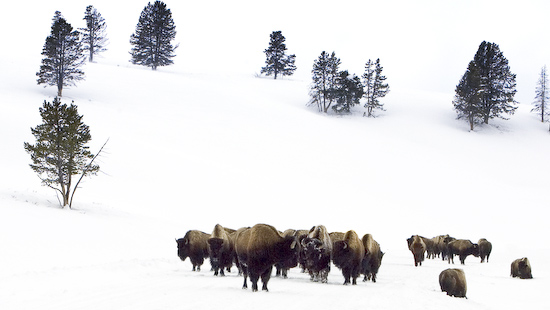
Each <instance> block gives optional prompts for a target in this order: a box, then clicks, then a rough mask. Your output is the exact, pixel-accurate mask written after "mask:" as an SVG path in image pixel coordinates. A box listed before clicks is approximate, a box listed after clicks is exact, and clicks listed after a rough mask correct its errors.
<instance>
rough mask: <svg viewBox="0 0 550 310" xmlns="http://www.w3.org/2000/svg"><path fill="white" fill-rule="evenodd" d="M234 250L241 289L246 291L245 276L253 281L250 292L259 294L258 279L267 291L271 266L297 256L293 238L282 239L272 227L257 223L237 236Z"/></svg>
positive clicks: (239, 232)
mask: <svg viewBox="0 0 550 310" xmlns="http://www.w3.org/2000/svg"><path fill="white" fill-rule="evenodd" d="M236 234H237V235H236V240H235V250H236V253H237V256H238V258H239V263H240V265H241V269H242V272H243V276H244V284H243V288H247V287H248V286H247V277H250V281H251V282H252V291H253V292H256V291H258V280H259V279H260V277H261V279H262V283H263V286H262V290H264V291H268V289H267V283H268V282H269V279H270V277H271V271H272V270H273V265H274V264H276V263H278V262H282V261H286V260H288V259H290V258H291V257H294V256H296V255H297V247H296V243H297V242H296V238H295V237H294V236H288V237H282V236H281V235H280V234H279V232H278V231H277V230H276V229H275V227H273V226H270V225H267V224H256V225H254V226H253V227H252V228H246V229H243V230H240V231H238V232H237V233H236Z"/></svg>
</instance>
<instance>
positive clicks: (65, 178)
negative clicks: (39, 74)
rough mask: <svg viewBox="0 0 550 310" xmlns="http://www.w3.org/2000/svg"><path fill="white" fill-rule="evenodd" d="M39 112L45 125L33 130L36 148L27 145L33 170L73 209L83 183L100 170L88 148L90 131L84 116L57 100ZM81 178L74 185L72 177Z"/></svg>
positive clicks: (74, 108)
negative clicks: (73, 202)
mask: <svg viewBox="0 0 550 310" xmlns="http://www.w3.org/2000/svg"><path fill="white" fill-rule="evenodd" d="M39 111H40V116H42V124H41V125H38V126H36V127H35V128H31V131H32V134H33V135H34V137H35V138H36V144H34V145H33V144H30V143H28V142H25V144H24V146H25V150H26V151H27V153H29V154H30V155H31V159H32V164H31V165H30V166H31V168H32V170H34V171H35V172H36V173H37V174H38V176H39V178H40V179H41V180H42V184H43V185H45V186H48V187H50V188H53V189H54V190H56V191H58V192H59V193H60V194H61V196H62V197H63V204H62V205H63V207H65V206H69V208H71V206H72V201H73V197H74V193H75V191H76V189H77V188H78V185H79V183H80V180H82V178H83V177H84V176H86V175H93V174H96V172H97V171H98V170H99V166H98V165H94V164H93V161H94V159H95V158H96V157H97V155H96V156H94V155H93V154H92V153H90V151H89V150H88V147H87V146H86V144H87V143H88V141H90V140H91V139H92V136H91V134H90V129H89V127H88V126H87V125H86V124H84V123H83V122H82V118H83V116H81V115H79V114H78V110H77V107H76V106H75V105H74V104H71V105H70V106H67V105H66V104H61V101H60V100H59V98H58V97H56V98H55V99H54V101H53V102H52V103H49V102H46V101H44V104H43V106H42V107H41V108H40V109H39ZM102 149H103V148H102ZM100 152H101V150H100ZM98 155H99V153H98ZM88 161H89V162H88ZM78 174H81V177H80V179H79V180H78V181H77V182H76V184H75V183H73V176H74V175H78Z"/></svg>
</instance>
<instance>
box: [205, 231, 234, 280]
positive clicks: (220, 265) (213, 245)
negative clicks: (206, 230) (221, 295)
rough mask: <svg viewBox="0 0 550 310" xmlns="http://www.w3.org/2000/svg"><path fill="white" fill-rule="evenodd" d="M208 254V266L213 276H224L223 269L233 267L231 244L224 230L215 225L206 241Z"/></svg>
mask: <svg viewBox="0 0 550 310" xmlns="http://www.w3.org/2000/svg"><path fill="white" fill-rule="evenodd" d="M208 253H209V255H210V264H211V265H212V269H214V275H215V276H217V275H218V273H219V275H220V276H225V273H224V271H223V270H224V268H228V269H229V268H231V266H233V257H234V255H235V254H234V250H233V244H232V242H231V240H230V239H229V234H228V232H227V231H226V229H225V228H224V227H223V226H221V225H220V224H216V226H215V227H214V230H213V231H212V234H211V235H210V238H209V239H208Z"/></svg>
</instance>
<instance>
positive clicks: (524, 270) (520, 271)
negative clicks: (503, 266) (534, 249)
mask: <svg viewBox="0 0 550 310" xmlns="http://www.w3.org/2000/svg"><path fill="white" fill-rule="evenodd" d="M510 275H511V276H512V277H514V278H516V277H519V278H520V279H532V278H533V275H532V274H531V264H530V263H529V260H528V259H527V257H524V258H518V259H516V260H515V261H513V262H512V266H511V271H510Z"/></svg>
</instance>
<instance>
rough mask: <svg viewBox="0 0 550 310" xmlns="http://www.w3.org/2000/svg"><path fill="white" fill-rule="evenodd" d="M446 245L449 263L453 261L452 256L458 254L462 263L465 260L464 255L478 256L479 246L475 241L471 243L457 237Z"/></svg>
mask: <svg viewBox="0 0 550 310" xmlns="http://www.w3.org/2000/svg"><path fill="white" fill-rule="evenodd" d="M447 247H448V255H449V256H448V261H449V264H450V263H451V262H452V263H453V264H454V263H455V262H454V256H455V255H458V257H459V259H460V263H461V264H462V265H464V261H465V260H466V257H468V255H474V256H475V257H478V256H479V248H478V245H477V244H475V243H472V241H470V240H465V239H457V240H454V241H451V242H449V244H448V245H447Z"/></svg>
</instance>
